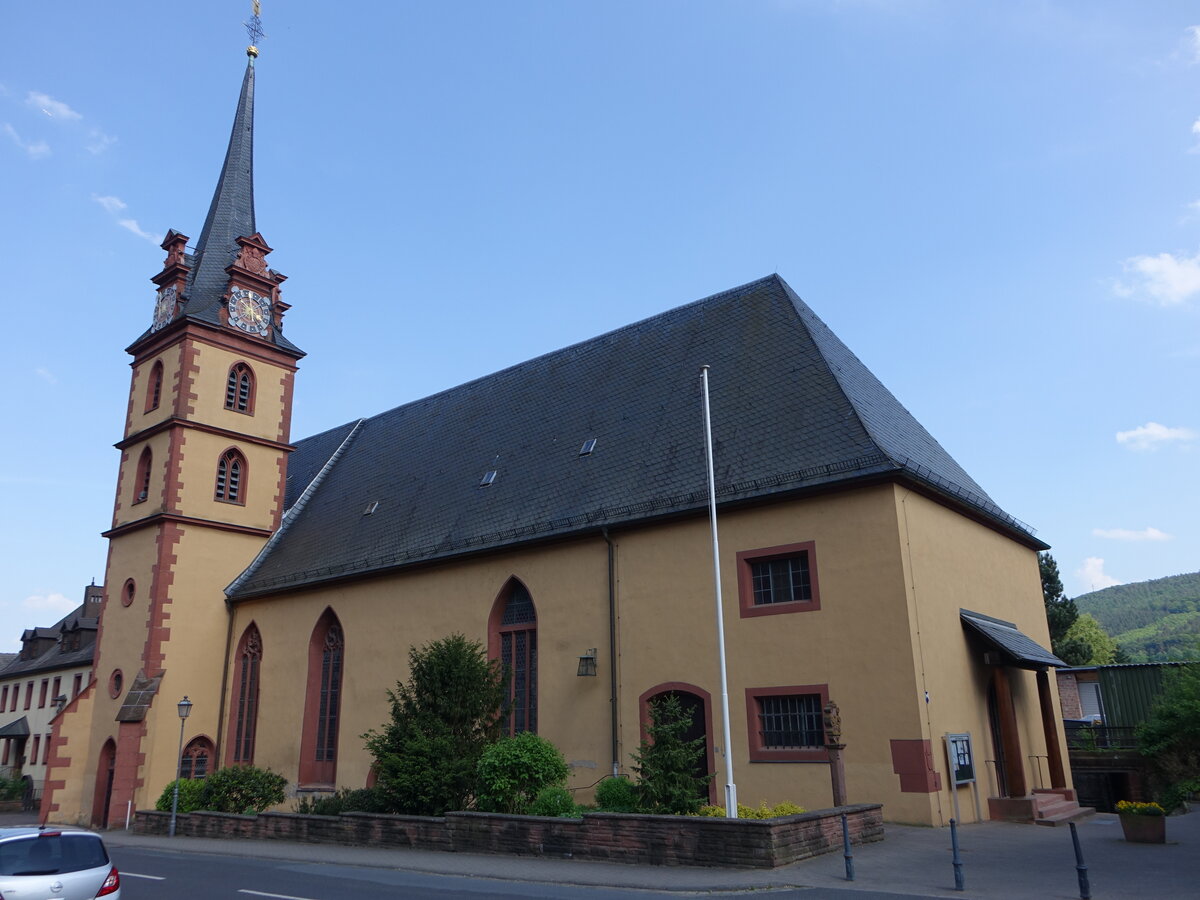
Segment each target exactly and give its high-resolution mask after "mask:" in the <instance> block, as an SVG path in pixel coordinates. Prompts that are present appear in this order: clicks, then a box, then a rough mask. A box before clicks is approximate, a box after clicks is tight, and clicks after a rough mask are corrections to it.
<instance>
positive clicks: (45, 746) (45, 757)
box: [42, 734, 51, 766]
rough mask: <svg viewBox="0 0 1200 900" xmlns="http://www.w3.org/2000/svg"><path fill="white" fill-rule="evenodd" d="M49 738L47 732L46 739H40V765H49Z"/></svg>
mask: <svg viewBox="0 0 1200 900" xmlns="http://www.w3.org/2000/svg"><path fill="white" fill-rule="evenodd" d="M50 738H51V735H49V734H47V735H46V739H45V740H44V741H42V765H43V766H45V765H49V763H50Z"/></svg>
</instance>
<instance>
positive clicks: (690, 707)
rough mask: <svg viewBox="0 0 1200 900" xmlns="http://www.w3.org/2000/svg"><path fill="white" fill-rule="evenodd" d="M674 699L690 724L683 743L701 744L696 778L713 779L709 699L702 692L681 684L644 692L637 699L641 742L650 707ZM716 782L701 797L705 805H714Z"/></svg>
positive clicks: (707, 695)
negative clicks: (699, 742)
mask: <svg viewBox="0 0 1200 900" xmlns="http://www.w3.org/2000/svg"><path fill="white" fill-rule="evenodd" d="M670 696H675V697H677V698H678V699H679V703H680V706H682V707H683V709H684V711H685V712H686V713H687V714H688V716H689V718H690V720H691V723H690V725H689V726H688V729H687V731H686V732H684V735H683V739H684V740H685V741H692V740H696V739H698V738H702V739H703V740H704V753H703V754H702V755H701V757H700V759H699V760H698V761H697V763H696V775H697V776H699V777H704V776H706V775H712V774H713V772H715V771H716V768H715V764H714V759H713V743H712V739H711V738H710V737H709V735H710V734H711V733H712V698H711V696H710V695H709V693H708V691H706V690H704V689H703V688H699V687H696V686H695V685H693V684H683V683H682V682H667V683H665V684H660V685H658V686H656V687H653V688H651V689H650V690H648V691H646V692H645V693H644V694H642V695H641V697H639V698H638V712H639V718H640V719H641V725H642V739H643V740H645V738H646V736H647V728H648V727H649V725H650V704H651V703H653V702H654V701H656V700H660V699H663V698H666V697H670ZM715 781H716V779H714V778H710V779H709V781H708V787H707V789H706V790H705V792H704V794H703V795H702V797H703V799H704V801H705V802H707V803H716V802H717V799H716V798H717V786H716V784H715V783H714V782H715Z"/></svg>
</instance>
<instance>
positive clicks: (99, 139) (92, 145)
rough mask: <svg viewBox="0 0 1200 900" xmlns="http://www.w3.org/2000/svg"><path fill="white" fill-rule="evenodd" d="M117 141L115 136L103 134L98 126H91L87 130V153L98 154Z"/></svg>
mask: <svg viewBox="0 0 1200 900" xmlns="http://www.w3.org/2000/svg"><path fill="white" fill-rule="evenodd" d="M116 142H117V139H116V138H115V137H112V136H111V135H108V134H105V133H104V132H103V131H101V130H100V129H99V128H93V129H92V130H91V131H89V132H88V136H87V143H86V144H84V146H85V147H87V151H88V153H94V154H100V153H103V152H104V151H105V150H107V149H108V148H109V147H111V146H112V145H113V144H115V143H116Z"/></svg>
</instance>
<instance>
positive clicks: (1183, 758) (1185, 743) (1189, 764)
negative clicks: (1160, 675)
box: [1137, 664, 1200, 810]
mask: <svg viewBox="0 0 1200 900" xmlns="http://www.w3.org/2000/svg"><path fill="white" fill-rule="evenodd" d="M1137 737H1138V747H1139V749H1140V750H1141V752H1142V754H1143V755H1145V756H1147V757H1149V758H1150V760H1151V765H1152V766H1153V771H1154V775H1155V782H1156V786H1157V788H1158V793H1159V796H1160V797H1161V798H1162V800H1163V806H1165V807H1167V809H1168V810H1171V809H1174V808H1175V807H1176V806H1178V805H1179V802H1180V801H1181V800H1182V799H1183V798H1184V797H1185V796H1186V795H1187V793H1188V792H1190V791H1195V790H1200V664H1191V665H1182V666H1178V667H1172V670H1171V671H1169V672H1167V673H1166V677H1165V678H1164V684H1163V692H1162V693H1161V694H1160V695H1159V697H1158V700H1157V701H1156V702H1155V704H1154V707H1153V708H1152V709H1151V711H1150V716H1149V718H1147V719H1146V721H1145V722H1143V723H1142V724H1141V725H1139V726H1138V730H1137Z"/></svg>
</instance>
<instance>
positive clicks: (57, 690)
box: [50, 675, 62, 702]
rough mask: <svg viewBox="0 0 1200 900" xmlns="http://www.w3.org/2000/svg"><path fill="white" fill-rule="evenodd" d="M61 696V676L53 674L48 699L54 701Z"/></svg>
mask: <svg viewBox="0 0 1200 900" xmlns="http://www.w3.org/2000/svg"><path fill="white" fill-rule="evenodd" d="M61 696H62V676H61V675H55V676H54V686H53V687H52V688H51V689H50V701H51V702H54V701H55V700H57V699H58V698H59V697H61Z"/></svg>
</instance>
